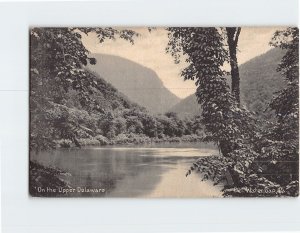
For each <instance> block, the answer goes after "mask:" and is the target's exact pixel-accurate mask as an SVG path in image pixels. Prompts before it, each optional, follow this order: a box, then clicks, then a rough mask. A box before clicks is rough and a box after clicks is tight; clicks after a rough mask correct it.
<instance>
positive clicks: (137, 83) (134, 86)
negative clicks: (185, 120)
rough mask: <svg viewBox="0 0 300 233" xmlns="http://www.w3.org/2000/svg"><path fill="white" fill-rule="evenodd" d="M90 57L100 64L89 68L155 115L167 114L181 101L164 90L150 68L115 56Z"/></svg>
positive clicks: (96, 55) (99, 55)
mask: <svg viewBox="0 0 300 233" xmlns="http://www.w3.org/2000/svg"><path fill="white" fill-rule="evenodd" d="M91 57H94V58H96V59H97V61H98V62H97V64H96V65H90V66H89V69H91V70H92V71H94V72H96V73H97V74H99V75H100V76H101V77H102V78H103V79H105V80H106V81H107V82H109V83H111V84H112V85H113V86H114V87H116V88H117V89H118V90H119V91H120V92H122V93H123V94H125V95H126V96H127V97H128V98H129V99H130V100H131V101H133V102H135V103H138V104H139V105H141V106H143V107H145V108H147V109H148V110H149V111H150V112H152V113H164V112H166V111H167V110H168V109H169V107H170V106H173V105H175V104H176V103H178V102H179V100H180V99H179V98H178V97H177V96H176V95H174V94H173V93H171V92H170V91H169V90H168V89H167V88H165V87H164V85H163V83H162V81H161V80H160V78H159V77H158V76H157V74H156V72H155V71H153V70H151V69H149V68H147V67H144V66H142V65H140V64H138V63H135V62H133V61H130V60H128V59H125V58H122V57H118V56H113V55H107V54H91Z"/></svg>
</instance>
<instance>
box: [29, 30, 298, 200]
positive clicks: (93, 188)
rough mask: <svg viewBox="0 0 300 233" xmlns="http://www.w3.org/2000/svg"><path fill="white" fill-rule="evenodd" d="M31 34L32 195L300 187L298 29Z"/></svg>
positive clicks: (186, 193) (239, 193)
mask: <svg viewBox="0 0 300 233" xmlns="http://www.w3.org/2000/svg"><path fill="white" fill-rule="evenodd" d="M29 36H30V44H29V53H30V71H29V76H30V80H29V82H30V93H29V116H30V122H29V193H30V195H31V196H33V197H106V198H112V197H119V198H210V197H211V198H213V197H219V198H221V197H297V196H298V195H299V52H298V50H299V30H298V28H295V27H128V28H125V27H34V28H30V30H29Z"/></svg>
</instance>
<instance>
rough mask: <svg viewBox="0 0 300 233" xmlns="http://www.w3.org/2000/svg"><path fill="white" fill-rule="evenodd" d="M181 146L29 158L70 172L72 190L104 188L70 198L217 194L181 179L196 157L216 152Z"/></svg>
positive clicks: (198, 182) (193, 180)
mask: <svg viewBox="0 0 300 233" xmlns="http://www.w3.org/2000/svg"><path fill="white" fill-rule="evenodd" d="M176 146H178V145H176ZM181 146H182V145H180V146H178V147H177V148H176V147H174V145H170V146H169V147H166V146H164V147H163V146H160V147H158V146H155V147H149V146H148V147H143V148H142V147H136V148H134V147H101V148H83V149H70V150H56V151H53V152H43V153H39V154H32V155H31V159H32V160H36V161H38V162H40V163H42V164H44V165H47V166H54V167H58V168H60V169H62V170H65V171H67V172H69V173H71V174H72V176H70V177H69V178H68V179H69V180H68V181H69V182H70V184H71V186H72V187H74V188H76V187H82V188H86V190H90V189H105V192H104V193H103V192H75V193H73V194H71V195H72V196H106V197H143V196H144V197H146V196H147V197H151V196H153V197H180V196H189V197H192V196H195V195H202V196H203V195H204V196H205V195H206V193H207V192H208V194H209V192H210V193H213V195H218V192H219V190H217V189H216V190H214V189H210V188H211V186H212V185H210V184H209V185H208V186H207V187H205V189H206V190H200V189H202V188H203V187H202V188H201V185H202V186H203V182H201V179H200V178H199V177H192V178H191V177H188V178H186V177H185V172H186V170H187V169H188V167H189V166H190V164H191V163H192V162H193V161H194V160H195V158H196V157H198V156H201V155H208V154H212V153H216V151H215V150H214V149H207V148H206V149H203V148H197V147H195V145H189V147H187V145H185V147H181ZM195 175H196V174H195ZM199 185H200V186H199ZM206 185H207V183H206ZM199 191H201V192H200V193H199Z"/></svg>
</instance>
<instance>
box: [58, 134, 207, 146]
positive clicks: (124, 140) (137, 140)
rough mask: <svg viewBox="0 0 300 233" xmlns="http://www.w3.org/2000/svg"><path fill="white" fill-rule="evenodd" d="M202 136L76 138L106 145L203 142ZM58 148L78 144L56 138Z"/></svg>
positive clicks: (81, 143)
mask: <svg viewBox="0 0 300 233" xmlns="http://www.w3.org/2000/svg"><path fill="white" fill-rule="evenodd" d="M201 141H202V137H201V136H198V135H196V134H191V135H183V136H182V137H164V138H150V137H148V136H146V135H144V134H133V133H131V134H119V135H117V136H116V137H114V138H112V139H108V138H107V137H104V136H103V135H97V136H95V137H89V138H79V139H77V140H76V144H77V146H106V145H139V144H154V143H181V142H201ZM55 143H56V147H57V148H71V147H75V146H76V144H75V143H74V142H72V141H71V140H69V139H60V140H56V141H55Z"/></svg>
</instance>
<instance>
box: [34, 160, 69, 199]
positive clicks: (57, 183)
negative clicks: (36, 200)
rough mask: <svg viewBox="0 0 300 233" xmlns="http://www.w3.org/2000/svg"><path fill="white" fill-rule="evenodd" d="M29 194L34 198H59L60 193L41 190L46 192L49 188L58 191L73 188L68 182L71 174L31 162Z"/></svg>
mask: <svg viewBox="0 0 300 233" xmlns="http://www.w3.org/2000/svg"><path fill="white" fill-rule="evenodd" d="M29 173H30V176H29V178H30V180H29V188H30V189H29V192H30V194H31V195H32V196H34V197H39V196H57V195H58V191H57V192H55V193H52V192H41V191H39V188H41V189H44V190H46V189H47V188H50V189H56V190H58V189H59V188H71V186H70V185H69V184H68V182H67V181H66V180H67V179H66V178H67V177H68V176H70V174H69V173H66V172H64V171H61V170H59V169H57V168H52V167H45V166H43V165H41V164H38V163H36V162H33V161H30V162H29Z"/></svg>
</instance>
